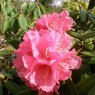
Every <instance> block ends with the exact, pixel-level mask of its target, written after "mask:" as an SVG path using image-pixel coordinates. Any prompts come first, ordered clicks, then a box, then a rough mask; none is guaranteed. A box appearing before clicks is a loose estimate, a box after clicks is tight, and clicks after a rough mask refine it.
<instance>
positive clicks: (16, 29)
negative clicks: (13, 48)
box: [12, 19, 19, 33]
mask: <svg viewBox="0 0 95 95" xmlns="http://www.w3.org/2000/svg"><path fill="white" fill-rule="evenodd" d="M12 28H13V32H14V33H16V32H17V31H18V29H19V22H18V19H15V20H14V21H13V26H12Z"/></svg>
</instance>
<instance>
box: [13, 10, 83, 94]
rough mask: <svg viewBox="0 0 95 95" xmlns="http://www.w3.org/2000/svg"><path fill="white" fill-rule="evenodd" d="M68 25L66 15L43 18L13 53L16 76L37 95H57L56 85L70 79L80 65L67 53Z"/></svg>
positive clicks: (50, 15)
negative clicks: (36, 91) (54, 94)
mask: <svg viewBox="0 0 95 95" xmlns="http://www.w3.org/2000/svg"><path fill="white" fill-rule="evenodd" d="M72 25H73V20H72V18H70V17H69V14H68V12H67V11H63V12H61V13H60V14H58V13H53V14H48V15H44V16H42V18H39V19H37V20H36V24H35V27H34V28H32V29H30V30H29V31H28V32H26V33H25V34H24V37H23V41H22V42H21V43H20V45H19V48H18V49H17V50H15V53H16V54H17V58H16V59H15V60H14V62H13V63H14V66H15V68H16V70H17V72H18V76H19V77H20V78H21V79H22V80H23V81H24V82H25V83H26V85H28V86H29V87H30V88H31V89H34V90H38V93H39V95H53V92H56V94H58V88H59V87H60V81H65V80H67V79H68V78H70V77H71V75H72V70H73V69H79V67H80V65H81V63H82V62H81V61H82V59H81V58H80V57H79V56H77V54H76V50H75V49H72V50H71V47H72V37H71V36H70V35H68V34H67V31H68V30H70V29H71V27H72Z"/></svg>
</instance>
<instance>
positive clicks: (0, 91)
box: [0, 83, 3, 95]
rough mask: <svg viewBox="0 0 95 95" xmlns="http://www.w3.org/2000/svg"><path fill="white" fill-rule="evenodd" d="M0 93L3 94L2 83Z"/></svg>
mask: <svg viewBox="0 0 95 95" xmlns="http://www.w3.org/2000/svg"><path fill="white" fill-rule="evenodd" d="M0 95H3V88H2V84H1V83H0Z"/></svg>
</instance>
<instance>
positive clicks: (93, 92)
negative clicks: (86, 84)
mask: <svg viewBox="0 0 95 95" xmlns="http://www.w3.org/2000/svg"><path fill="white" fill-rule="evenodd" d="M87 95H95V86H94V87H92V88H91V90H90V91H89V92H88V94H87Z"/></svg>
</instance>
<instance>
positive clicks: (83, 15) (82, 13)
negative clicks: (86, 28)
mask: <svg viewBox="0 0 95 95" xmlns="http://www.w3.org/2000/svg"><path fill="white" fill-rule="evenodd" d="M86 15H87V12H86V10H84V9H81V10H80V18H81V21H82V22H85V21H86V17H87V16H86Z"/></svg>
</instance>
